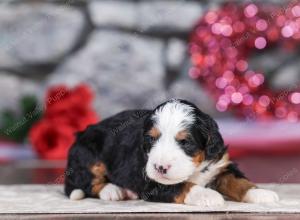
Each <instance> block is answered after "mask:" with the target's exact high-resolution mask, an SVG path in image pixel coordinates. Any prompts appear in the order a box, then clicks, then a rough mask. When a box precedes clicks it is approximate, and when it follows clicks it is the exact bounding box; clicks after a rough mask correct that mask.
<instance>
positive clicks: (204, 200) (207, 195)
mask: <svg viewBox="0 0 300 220" xmlns="http://www.w3.org/2000/svg"><path fill="white" fill-rule="evenodd" d="M224 202H225V201H224V198H223V196H222V195H221V194H220V193H218V192H217V191H215V190H212V189H209V188H204V187H201V186H197V185H196V186H193V187H192V188H191V190H190V192H189V193H188V194H187V195H186V197H185V199H184V203H185V204H188V205H198V206H203V207H213V206H221V205H224Z"/></svg>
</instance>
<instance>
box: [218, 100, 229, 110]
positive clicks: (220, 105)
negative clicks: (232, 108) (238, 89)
mask: <svg viewBox="0 0 300 220" xmlns="http://www.w3.org/2000/svg"><path fill="white" fill-rule="evenodd" d="M216 108H217V110H218V111H219V112H225V111H226V110H227V108H228V104H227V102H225V101H224V100H219V101H218V102H217V104H216Z"/></svg>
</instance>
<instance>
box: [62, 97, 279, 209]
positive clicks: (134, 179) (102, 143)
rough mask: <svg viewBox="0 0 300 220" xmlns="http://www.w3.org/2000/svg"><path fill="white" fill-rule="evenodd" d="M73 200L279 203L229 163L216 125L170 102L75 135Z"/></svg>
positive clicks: (68, 186)
mask: <svg viewBox="0 0 300 220" xmlns="http://www.w3.org/2000/svg"><path fill="white" fill-rule="evenodd" d="M68 170H72V171H73V172H69V175H68V176H66V180H65V193H66V195H67V196H69V198H70V199H71V200H79V199H83V198H84V197H95V198H100V199H102V200H113V201H116V200H126V199H138V198H140V199H143V200H145V201H152V202H167V203H179V204H188V205H199V206H206V207H209V206H217V205H222V204H224V198H225V199H228V200H232V201H238V202H248V203H269V202H275V201H278V196H277V194H276V193H275V192H272V191H269V190H264V189H259V188H257V186H256V185H255V184H253V183H252V182H250V181H249V180H248V179H247V178H246V177H245V176H244V175H243V173H242V172H240V171H239V169H238V168H237V166H236V165H235V164H234V163H233V162H231V161H230V159H229V156H228V153H227V149H226V147H225V146H224V142H223V139H222V137H221V135H220V133H219V131H218V126H217V124H216V122H215V121H214V120H213V119H212V118H211V117H210V116H208V115H207V114H205V113H203V112H202V111H200V110H199V109H198V108H197V107H196V106H195V105H194V104H192V103H189V102H187V101H184V100H178V99H172V100H170V101H167V102H165V103H163V104H161V105H159V106H158V107H156V108H155V109H154V110H133V111H125V112H121V113H119V114H117V115H115V116H113V117H111V118H108V119H106V120H104V121H102V122H100V123H99V124H96V125H92V126H90V127H88V128H87V129H86V130H85V131H84V132H82V133H79V134H78V135H77V140H76V142H75V143H74V145H73V146H72V147H71V149H70V152H69V157H68V164H67V171H68Z"/></svg>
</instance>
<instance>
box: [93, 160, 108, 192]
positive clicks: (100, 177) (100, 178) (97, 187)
mask: <svg viewBox="0 0 300 220" xmlns="http://www.w3.org/2000/svg"><path fill="white" fill-rule="evenodd" d="M90 171H91V173H92V174H93V175H94V179H93V180H92V182H91V185H92V195H93V196H99V192H100V191H101V190H102V189H103V187H104V186H105V185H106V182H107V181H106V177H105V175H106V167H105V165H104V164H103V163H102V162H97V163H95V164H94V165H92V166H91V167H90Z"/></svg>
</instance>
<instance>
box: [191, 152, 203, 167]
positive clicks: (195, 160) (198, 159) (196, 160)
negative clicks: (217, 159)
mask: <svg viewBox="0 0 300 220" xmlns="http://www.w3.org/2000/svg"><path fill="white" fill-rule="evenodd" d="M204 159H205V154H204V152H203V151H200V152H198V153H196V154H195V155H194V156H193V163H194V164H195V165H196V166H198V165H200V164H201V162H202V161H204Z"/></svg>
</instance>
